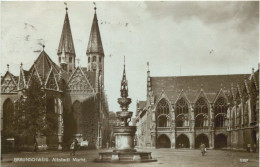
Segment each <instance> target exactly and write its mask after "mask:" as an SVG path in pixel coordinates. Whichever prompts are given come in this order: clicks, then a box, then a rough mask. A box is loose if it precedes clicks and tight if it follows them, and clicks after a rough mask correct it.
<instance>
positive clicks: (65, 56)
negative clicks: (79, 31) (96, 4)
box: [57, 7, 76, 72]
mask: <svg viewBox="0 0 260 167" xmlns="http://www.w3.org/2000/svg"><path fill="white" fill-rule="evenodd" d="M57 55H58V57H59V64H60V67H61V68H62V69H63V70H65V71H67V72H73V71H74V69H75V58H76V54H75V49H74V44H73V39H72V33H71V29H70V21H69V16H68V8H67V7H66V15H65V20H64V24H63V29H62V33H61V37H60V43H59V47H58V51H57Z"/></svg>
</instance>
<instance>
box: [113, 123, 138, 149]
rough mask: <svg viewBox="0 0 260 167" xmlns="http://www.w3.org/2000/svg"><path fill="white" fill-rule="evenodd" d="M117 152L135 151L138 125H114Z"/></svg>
mask: <svg viewBox="0 0 260 167" xmlns="http://www.w3.org/2000/svg"><path fill="white" fill-rule="evenodd" d="M113 132H114V135H115V147H116V149H115V150H114V151H115V152H120V151H121V152H126V151H130V152H134V149H133V148H134V135H135V132H136V126H114V128H113Z"/></svg>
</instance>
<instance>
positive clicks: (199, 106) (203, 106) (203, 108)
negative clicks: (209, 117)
mask: <svg viewBox="0 0 260 167" xmlns="http://www.w3.org/2000/svg"><path fill="white" fill-rule="evenodd" d="M200 113H205V114H207V113H208V105H207V103H206V100H205V99H204V98H203V97H201V98H200V99H199V100H198V101H197V102H196V103H195V115H198V114H200Z"/></svg>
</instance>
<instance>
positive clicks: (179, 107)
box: [176, 98, 189, 116]
mask: <svg viewBox="0 0 260 167" xmlns="http://www.w3.org/2000/svg"><path fill="white" fill-rule="evenodd" d="M188 111H189V108H188V104H187V102H186V101H185V99H184V98H181V99H180V100H178V101H177V104H176V116H178V115H179V114H187V113H188Z"/></svg>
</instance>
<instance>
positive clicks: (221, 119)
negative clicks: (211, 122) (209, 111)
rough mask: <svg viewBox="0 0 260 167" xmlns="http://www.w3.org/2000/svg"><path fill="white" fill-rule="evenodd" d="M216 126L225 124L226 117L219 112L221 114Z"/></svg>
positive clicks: (216, 120) (218, 116) (217, 117)
mask: <svg viewBox="0 0 260 167" xmlns="http://www.w3.org/2000/svg"><path fill="white" fill-rule="evenodd" d="M215 126H216V127H224V126H225V117H224V115H223V114H219V115H217V116H216V119H215Z"/></svg>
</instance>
